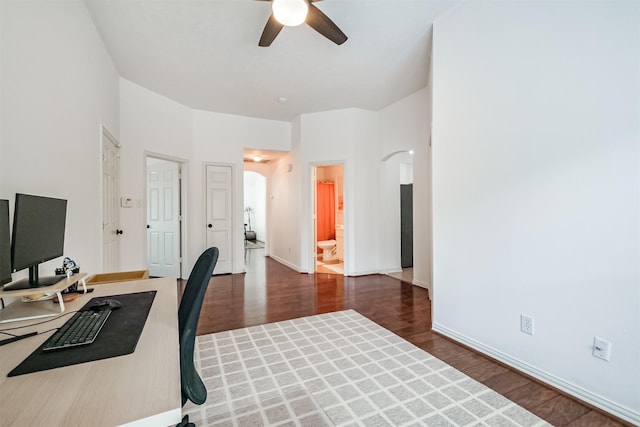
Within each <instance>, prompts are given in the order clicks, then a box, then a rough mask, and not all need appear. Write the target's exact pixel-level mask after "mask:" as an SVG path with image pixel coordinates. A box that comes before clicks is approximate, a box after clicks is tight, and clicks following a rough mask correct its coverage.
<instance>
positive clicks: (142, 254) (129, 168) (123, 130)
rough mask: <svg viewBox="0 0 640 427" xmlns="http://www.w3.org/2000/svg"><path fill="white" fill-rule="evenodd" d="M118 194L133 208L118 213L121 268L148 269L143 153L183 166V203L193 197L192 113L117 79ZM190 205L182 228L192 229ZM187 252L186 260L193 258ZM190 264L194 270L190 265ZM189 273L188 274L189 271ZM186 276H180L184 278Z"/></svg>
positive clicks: (128, 82)
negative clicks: (180, 161) (129, 199)
mask: <svg viewBox="0 0 640 427" xmlns="http://www.w3.org/2000/svg"><path fill="white" fill-rule="evenodd" d="M119 90H120V145H121V148H120V190H121V193H122V195H126V196H129V197H132V198H133V199H134V204H133V207H132V208H127V209H120V226H121V229H122V230H123V231H124V234H123V235H122V236H121V237H122V239H121V242H120V254H121V259H120V268H121V269H122V270H125V271H126V270H139V269H146V268H147V250H146V241H147V238H146V236H147V230H146V221H147V215H146V210H145V203H146V201H145V200H146V194H145V188H146V177H145V152H148V153H153V154H160V155H164V156H171V157H173V158H176V159H183V160H185V161H187V167H186V168H187V171H186V173H183V179H186V180H187V183H186V184H187V185H186V187H187V200H190V198H191V197H192V191H191V188H192V187H191V183H192V182H193V180H194V179H197V177H198V175H196V174H197V172H196V171H194V165H193V164H192V162H190V161H189V160H191V158H192V156H193V151H194V149H193V131H192V111H191V110H190V109H189V108H186V107H184V106H183V105H181V104H178V103H177V102H174V101H172V100H170V99H168V98H165V97H162V96H160V95H158V94H156V93H154V92H152V91H150V90H147V89H144V88H142V87H141V86H138V85H136V84H134V83H132V82H130V81H128V80H126V79H122V78H121V79H120V85H119ZM192 210H193V206H191V204H190V203H189V202H187V206H186V211H187V215H186V219H187V222H186V226H187V229H188V227H189V226H190V225H191V224H192V221H191V216H190V215H191V212H192ZM198 255H200V253H195V254H194V253H192V251H191V248H187V253H186V258H187V259H188V260H189V259H192V260H193V262H195V258H197V257H198ZM189 265H192V264H191V263H189ZM189 271H191V269H190V268H188V269H187V270H186V272H187V274H186V275H185V277H188V272H189ZM183 275H184V274H183Z"/></svg>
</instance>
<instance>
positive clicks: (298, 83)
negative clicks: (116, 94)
mask: <svg viewBox="0 0 640 427" xmlns="http://www.w3.org/2000/svg"><path fill="white" fill-rule="evenodd" d="M456 2H457V0H324V1H321V2H317V3H315V5H316V6H317V7H318V8H319V9H321V10H322V11H323V12H324V13H325V14H326V15H327V16H329V18H331V19H332V20H333V22H335V23H336V24H337V25H338V26H339V27H340V28H341V29H342V31H343V32H344V33H345V34H346V35H347V36H348V37H349V39H348V40H347V42H346V43H344V44H343V45H341V46H337V45H335V44H334V43H332V42H331V41H329V40H327V39H325V38H324V37H323V36H321V35H320V34H318V33H317V32H315V31H314V30H313V29H312V28H311V27H309V26H307V25H302V26H299V27H293V28H291V27H285V28H284V29H283V30H282V32H281V33H280V34H279V35H278V37H277V38H276V39H275V41H274V42H273V44H272V45H271V46H270V47H266V48H265V47H258V40H259V39H260V35H261V34H262V30H263V28H264V25H265V23H266V21H267V19H268V18H269V15H270V13H271V7H270V6H271V5H270V3H269V2H263V1H255V0H85V4H86V5H87V8H88V10H89V13H90V15H91V17H92V18H93V21H94V22H95V24H96V26H97V28H98V31H99V32H100V34H101V36H102V38H103V40H104V43H105V45H106V48H107V50H108V51H109V53H110V55H111V57H112V59H113V61H114V64H115V66H116V68H117V69H118V72H119V73H120V75H121V76H122V77H124V78H126V79H128V80H130V81H132V82H135V83H137V84H139V85H140V86H143V87H146V88H148V89H150V90H152V91H154V92H157V93H159V94H162V95H164V96H166V97H168V98H171V99H173V100H175V101H177V102H179V103H181V104H184V105H186V106H189V107H191V108H194V109H202V110H209V111H216V112H221V113H229V114H238V115H244V116H252V117H262V118H267V119H275V120H291V119H292V118H293V117H295V116H297V115H299V114H302V113H309V112H317V111H326V110H335V109H340V108H348V107H356V108H364V109H369V110H379V109H380V108H383V107H385V106H387V105H389V104H391V103H393V102H395V101H397V100H399V99H401V98H403V97H405V96H407V95H409V94H410V93H413V92H415V91H416V90H418V89H420V88H422V87H424V86H425V85H426V84H427V79H428V66H429V56H430V41H431V26H432V22H433V20H434V19H435V18H436V17H438V16H440V15H442V14H443V13H444V12H445V11H446V10H448V9H450V8H451V7H453V5H454V4H455V3H456ZM279 97H286V98H287V102H286V103H280V102H278V98H279Z"/></svg>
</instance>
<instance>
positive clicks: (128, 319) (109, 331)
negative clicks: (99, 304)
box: [7, 291, 156, 377]
mask: <svg viewBox="0 0 640 427" xmlns="http://www.w3.org/2000/svg"><path fill="white" fill-rule="evenodd" d="M155 296H156V291H147V292H137V293H133V294H121V295H109V296H103V297H95V298H92V299H91V300H90V301H89V302H87V303H86V304H85V305H84V306H83V307H82V308H81V309H80V310H84V309H86V308H87V307H89V305H91V304H92V303H93V302H94V301H98V300H101V299H116V300H118V301H120V303H121V304H122V307H121V308H119V309H117V310H113V312H112V313H111V315H110V316H109V318H108V319H107V321H106V323H105V324H104V326H103V327H102V330H101V331H100V333H99V334H98V336H97V337H96V340H95V341H94V342H93V343H91V344H89V345H85V346H79V347H73V348H67V349H64V350H57V351H48V352H44V351H42V347H44V343H43V344H42V345H41V346H40V347H38V348H37V349H36V350H35V351H34V352H33V353H31V354H30V355H29V356H28V357H27V358H26V359H25V360H24V361H22V363H20V364H19V365H18V366H17V367H15V368H14V369H13V370H12V371H11V372H9V374H8V375H7V376H8V377H15V376H17V375H23V374H29V373H31V372H38V371H46V370H48V369H55V368H61V367H63V366H70V365H77V364H79V363H85V362H91V361H94V360H100V359H107V358H110V357H116V356H124V355H125V354H131V353H133V352H134V351H135V349H136V345H137V344H138V339H139V338H140V334H141V333H142V329H143V328H144V324H145V323H146V321H147V316H148V315H149V310H151V304H153V299H154V298H155Z"/></svg>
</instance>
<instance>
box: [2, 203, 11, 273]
mask: <svg viewBox="0 0 640 427" xmlns="http://www.w3.org/2000/svg"><path fill="white" fill-rule="evenodd" d="M9 282H11V236H10V234H9V201H8V200H0V285H4V284H5V283H9Z"/></svg>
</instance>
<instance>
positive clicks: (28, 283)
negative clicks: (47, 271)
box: [2, 265, 66, 291]
mask: <svg viewBox="0 0 640 427" xmlns="http://www.w3.org/2000/svg"><path fill="white" fill-rule="evenodd" d="M65 277H66V276H64V275H62V276H47V277H38V265H33V266H31V267H29V277H28V278H27V277H25V278H24V279H20V280H18V281H15V282H13V283H10V284H7V285H5V286H4V287H3V288H2V290H3V291H17V290H18V289H31V288H44V287H46V286H51V285H55V284H56V283H58V282H59V281H60V280H62V279H64V278H65Z"/></svg>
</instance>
